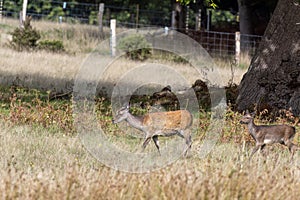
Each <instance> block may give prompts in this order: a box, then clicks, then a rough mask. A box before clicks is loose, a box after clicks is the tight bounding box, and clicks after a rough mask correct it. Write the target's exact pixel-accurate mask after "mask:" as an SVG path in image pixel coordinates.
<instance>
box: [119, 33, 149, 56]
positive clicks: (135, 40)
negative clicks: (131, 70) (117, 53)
mask: <svg viewBox="0 0 300 200" xmlns="http://www.w3.org/2000/svg"><path fill="white" fill-rule="evenodd" d="M117 48H118V49H120V50H123V51H124V52H125V53H126V57H128V58H130V59H132V60H145V59H147V58H149V57H150V56H151V44H149V43H148V42H147V40H146V39H145V38H144V37H143V36H142V35H139V34H133V35H129V36H127V37H124V38H122V39H121V40H120V41H119V43H118V46H117Z"/></svg>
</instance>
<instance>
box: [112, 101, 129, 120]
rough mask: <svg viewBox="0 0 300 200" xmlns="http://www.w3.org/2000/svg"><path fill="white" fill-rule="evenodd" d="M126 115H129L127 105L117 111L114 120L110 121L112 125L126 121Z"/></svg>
mask: <svg viewBox="0 0 300 200" xmlns="http://www.w3.org/2000/svg"><path fill="white" fill-rule="evenodd" d="M128 114H129V105H126V106H123V107H122V108H120V109H119V110H118V111H117V113H116V116H115V118H114V119H113V120H112V121H113V123H114V124H116V123H119V122H121V121H123V120H125V119H127V117H128Z"/></svg>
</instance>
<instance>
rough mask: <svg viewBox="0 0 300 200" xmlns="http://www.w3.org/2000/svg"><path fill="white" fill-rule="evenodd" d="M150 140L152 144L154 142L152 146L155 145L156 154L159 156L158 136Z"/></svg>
mask: <svg viewBox="0 0 300 200" xmlns="http://www.w3.org/2000/svg"><path fill="white" fill-rule="evenodd" d="M152 139H153V142H154V144H155V146H156V148H157V150H158V153H159V155H161V154H160V150H159V144H158V143H159V142H158V136H157V135H154V136H153V137H152Z"/></svg>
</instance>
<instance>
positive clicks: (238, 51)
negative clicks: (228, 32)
mask: <svg viewBox="0 0 300 200" xmlns="http://www.w3.org/2000/svg"><path fill="white" fill-rule="evenodd" d="M240 54H241V34H240V32H235V61H236V64H237V65H238V64H240Z"/></svg>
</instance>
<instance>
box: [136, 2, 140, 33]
mask: <svg viewBox="0 0 300 200" xmlns="http://www.w3.org/2000/svg"><path fill="white" fill-rule="evenodd" d="M139 12H140V5H139V4H136V21H135V28H136V30H138V28H139Z"/></svg>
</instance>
